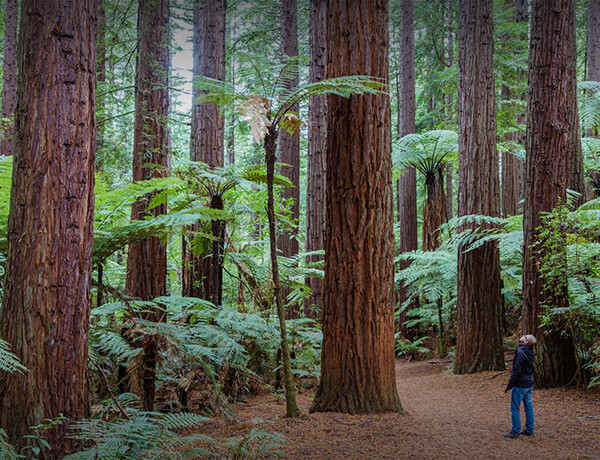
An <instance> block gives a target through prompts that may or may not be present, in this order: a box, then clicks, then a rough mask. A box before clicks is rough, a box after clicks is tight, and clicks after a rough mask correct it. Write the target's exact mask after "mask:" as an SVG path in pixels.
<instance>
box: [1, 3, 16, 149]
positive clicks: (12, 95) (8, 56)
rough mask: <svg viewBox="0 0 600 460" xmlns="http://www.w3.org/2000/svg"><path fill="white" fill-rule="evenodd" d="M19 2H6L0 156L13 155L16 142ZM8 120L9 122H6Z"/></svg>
mask: <svg viewBox="0 0 600 460" xmlns="http://www.w3.org/2000/svg"><path fill="white" fill-rule="evenodd" d="M18 15H19V5H18V3H17V0H6V1H5V2H4V59H3V62H2V112H1V114H0V117H1V118H0V121H1V123H2V125H1V127H2V129H1V131H0V134H1V137H2V140H1V141H0V154H2V155H12V154H13V148H14V145H15V142H14V138H13V136H14V132H15V128H14V120H13V117H14V114H15V106H16V104H17V18H18ZM5 120H7V121H5Z"/></svg>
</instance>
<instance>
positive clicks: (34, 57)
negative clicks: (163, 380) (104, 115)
mask: <svg viewBox="0 0 600 460" xmlns="http://www.w3.org/2000/svg"><path fill="white" fill-rule="evenodd" d="M22 8H23V12H24V14H23V19H22V21H21V32H20V37H21V38H20V43H19V52H18V66H19V75H20V77H19V83H18V90H17V91H18V98H17V99H18V104H17V108H16V112H15V153H14V167H13V179H12V189H11V203H10V213H9V220H8V260H7V272H6V279H5V285H4V297H3V305H2V316H1V318H0V332H1V336H2V338H3V339H4V340H6V341H7V342H9V343H10V344H11V346H12V349H13V351H14V352H15V354H16V355H17V356H18V357H19V359H20V360H21V362H22V364H23V365H25V366H26V367H27V368H28V369H29V371H28V372H26V373H13V374H10V373H9V374H5V375H3V376H2V378H1V382H2V383H0V408H1V410H0V427H2V428H3V429H4V430H6V431H7V432H8V434H9V437H10V440H11V441H13V442H16V443H18V444H19V445H23V444H31V443H32V442H35V441H34V440H32V439H31V438H22V436H24V435H29V434H31V433H30V431H29V427H32V426H35V425H39V424H42V423H45V421H46V419H53V418H56V417H58V416H59V415H60V414H63V415H64V416H65V417H66V418H67V422H66V423H63V424H60V425H57V426H55V427H54V428H52V429H50V430H48V431H45V432H44V436H45V437H46V439H47V440H48V442H49V443H50V446H51V449H52V450H51V453H50V456H51V457H53V458H59V457H62V456H63V454H64V453H65V452H67V451H69V450H70V448H71V446H72V441H71V440H69V439H68V438H66V435H67V433H68V431H69V423H70V422H71V421H73V420H75V419H78V418H81V417H86V416H88V415H89V400H88V374H87V366H88V339H87V337H88V328H89V315H90V303H91V295H90V284H91V252H92V242H93V234H92V233H93V227H92V225H93V221H94V194H93V188H94V156H95V145H96V139H95V136H96V134H95V133H96V126H95V96H96V94H95V92H96V80H95V75H96V1H95V0H80V1H78V2H73V3H70V4H67V3H64V2H55V1H52V2H50V1H48V0H24V1H23V3H22Z"/></svg>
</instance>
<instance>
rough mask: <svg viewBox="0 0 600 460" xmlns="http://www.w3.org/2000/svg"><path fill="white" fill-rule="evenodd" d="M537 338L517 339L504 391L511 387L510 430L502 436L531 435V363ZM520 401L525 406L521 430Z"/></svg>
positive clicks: (528, 336)
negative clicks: (517, 342) (517, 346)
mask: <svg viewBox="0 0 600 460" xmlns="http://www.w3.org/2000/svg"><path fill="white" fill-rule="evenodd" d="M536 342H537V340H536V338H535V337H534V336H532V335H524V336H523V337H521V338H520V339H519V348H517V351H515V359H514V361H513V368H512V372H511V374H510V380H509V381H508V385H506V390H504V393H506V392H507V391H508V390H511V389H512V393H511V397H510V414H511V417H512V430H510V431H509V432H508V433H504V434H503V436H505V437H507V438H512V439H518V438H519V437H520V436H521V435H522V434H524V435H525V436H533V403H532V400H531V394H532V391H533V363H534V361H535V357H534V353H533V346H534V345H535V344H536ZM521 401H523V407H524V408H525V430H523V431H521V411H520V407H521Z"/></svg>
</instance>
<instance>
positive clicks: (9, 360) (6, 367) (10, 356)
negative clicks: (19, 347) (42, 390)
mask: <svg viewBox="0 0 600 460" xmlns="http://www.w3.org/2000/svg"><path fill="white" fill-rule="evenodd" d="M0 371H6V372H27V368H26V367H25V366H23V365H22V364H21V363H20V362H19V358H17V356H16V355H15V354H14V353H12V352H11V351H10V344H8V342H5V341H4V340H2V339H0Z"/></svg>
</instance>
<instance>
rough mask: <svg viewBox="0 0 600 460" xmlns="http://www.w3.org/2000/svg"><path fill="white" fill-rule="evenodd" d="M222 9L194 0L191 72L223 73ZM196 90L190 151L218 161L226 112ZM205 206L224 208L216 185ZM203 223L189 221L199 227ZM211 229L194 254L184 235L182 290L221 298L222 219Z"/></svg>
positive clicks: (220, 3) (216, 164)
mask: <svg viewBox="0 0 600 460" xmlns="http://www.w3.org/2000/svg"><path fill="white" fill-rule="evenodd" d="M225 12H226V1H225V0H218V1H207V0H195V2H194V72H193V73H194V76H205V77H209V78H213V79H215V80H224V79H225ZM200 93H201V91H200V90H199V89H198V88H196V87H195V88H194V89H193V99H194V102H193V105H192V133H191V142H190V157H191V159H192V160H194V161H202V162H204V163H206V164H207V165H209V166H211V167H213V168H220V167H223V164H224V155H225V153H224V151H225V147H224V144H225V118H224V117H223V116H222V115H221V114H219V108H218V107H217V105H216V104H215V103H214V102H203V103H198V102H196V98H197V97H198V96H199V95H200ZM215 192H216V193H215V194H214V195H213V196H211V197H209V198H210V206H211V208H215V209H223V199H222V197H221V196H218V193H220V192H219V191H218V190H215ZM204 227H206V224H203V223H198V224H196V225H194V226H192V229H191V230H192V232H194V231H201V230H203V229H204ZM210 229H211V231H212V233H213V237H214V240H213V241H212V244H211V246H212V247H211V250H210V251H209V252H208V253H207V254H203V255H200V256H196V255H194V254H193V253H192V252H191V250H190V248H189V242H188V241H186V237H185V236H184V240H183V252H184V263H183V278H184V280H183V287H184V289H183V295H184V296H191V297H199V298H201V299H206V300H210V301H212V302H213V303H216V304H217V305H218V304H221V303H222V295H223V263H222V261H223V260H222V259H223V238H224V231H225V227H224V223H223V222H220V221H215V222H213V223H212V224H211V226H210Z"/></svg>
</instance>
